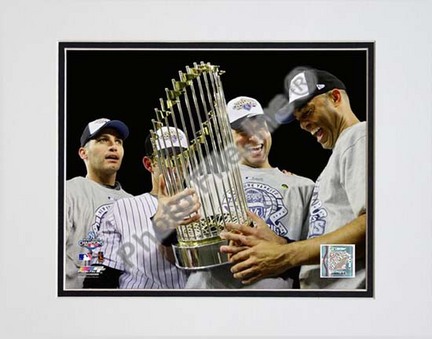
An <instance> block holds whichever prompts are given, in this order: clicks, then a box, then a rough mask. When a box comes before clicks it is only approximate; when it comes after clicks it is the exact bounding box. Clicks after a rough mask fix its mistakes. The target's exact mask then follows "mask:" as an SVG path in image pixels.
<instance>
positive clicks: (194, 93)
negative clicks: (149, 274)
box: [150, 62, 248, 270]
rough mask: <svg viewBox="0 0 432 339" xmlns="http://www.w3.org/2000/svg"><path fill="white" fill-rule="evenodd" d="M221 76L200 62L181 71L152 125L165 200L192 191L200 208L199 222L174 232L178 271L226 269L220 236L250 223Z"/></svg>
mask: <svg viewBox="0 0 432 339" xmlns="http://www.w3.org/2000/svg"><path fill="white" fill-rule="evenodd" d="M221 74H223V71H221V70H219V67H218V66H215V65H212V64H210V63H203V62H201V63H200V64H197V63H194V64H193V67H189V66H187V67H186V71H185V72H183V71H179V79H178V80H174V79H173V80H172V89H168V88H166V89H165V93H166V98H165V99H160V107H159V108H155V114H156V118H155V119H153V120H152V123H153V129H152V130H151V131H150V133H151V138H152V144H153V150H154V154H155V158H156V159H157V162H158V166H159V168H160V170H161V173H162V175H163V176H164V179H165V182H166V188H167V192H168V194H169V195H174V194H176V193H178V192H180V191H182V190H183V189H185V188H186V187H191V188H194V189H195V190H196V192H197V194H198V196H199V199H200V202H201V209H200V215H201V219H200V220H199V221H197V222H193V223H190V224H188V225H179V226H178V227H177V239H178V244H176V245H173V250H174V254H175V258H176V265H177V267H179V268H182V269H188V270H196V269H203V268H208V267H213V266H219V265H223V264H225V263H227V262H228V258H227V256H226V254H223V253H220V251H219V248H220V246H221V245H223V244H226V241H224V240H222V239H221V238H220V237H219V234H220V232H221V231H222V230H223V228H224V226H225V225H226V223H228V222H235V223H247V222H248V220H247V215H246V210H247V204H246V198H245V194H244V189H243V183H242V179H241V176H240V170H239V166H238V153H237V149H236V147H235V145H234V141H233V137H232V134H231V127H230V124H229V122H228V114H227V112H226V102H225V96H224V93H223V88H222V83H221V80H220V75H221ZM179 129H180V131H179ZM184 139H186V140H184ZM167 140H170V141H172V140H178V141H179V143H178V144H179V145H182V147H170V145H171V144H167Z"/></svg>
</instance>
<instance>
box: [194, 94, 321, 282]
mask: <svg viewBox="0 0 432 339" xmlns="http://www.w3.org/2000/svg"><path fill="white" fill-rule="evenodd" d="M227 111H228V114H229V121H230V124H231V128H232V133H233V137H234V143H235V145H236V148H237V150H238V152H239V155H240V171H241V175H242V179H243V186H244V189H245V194H246V200H247V204H248V208H249V210H250V211H252V212H253V213H254V214H251V215H250V216H251V217H252V218H253V219H254V218H255V219H256V218H257V217H256V216H259V217H261V218H263V219H264V220H266V222H267V225H268V227H267V226H265V227H266V228H267V229H268V230H269V234H268V237H269V239H271V240H273V241H275V242H278V243H280V244H286V243H287V242H292V241H297V240H300V239H302V238H304V237H305V236H306V234H307V229H306V227H305V226H306V223H307V216H308V205H309V201H310V198H311V196H312V190H313V184H314V183H313V181H312V180H310V179H307V178H304V177H301V176H297V175H292V174H285V173H283V172H282V171H280V170H279V169H278V168H275V167H272V166H271V165H270V163H269V159H268V156H269V153H270V149H271V145H272V138H271V134H270V132H269V130H268V128H267V124H266V121H265V119H264V111H263V109H262V107H261V105H260V103H259V102H258V101H257V100H255V99H254V98H250V97H245V96H240V97H237V98H234V99H232V100H231V101H229V102H228V104H227ZM297 282H298V269H297V270H286V271H284V272H280V274H278V275H276V276H274V277H271V278H266V279H263V280H261V281H258V282H256V283H254V284H251V285H248V286H244V285H242V284H241V282H240V281H238V280H237V279H235V278H234V277H233V275H232V273H231V272H230V265H223V266H219V267H214V268H211V269H207V270H203V271H199V272H193V273H191V275H190V277H189V279H188V283H187V285H186V288H193V289H195V288H205V289H212V288H253V289H281V288H285V289H286V288H295V287H297Z"/></svg>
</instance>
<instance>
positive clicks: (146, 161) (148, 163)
mask: <svg viewBox="0 0 432 339" xmlns="http://www.w3.org/2000/svg"><path fill="white" fill-rule="evenodd" d="M142 163H143V165H144V168H145V169H146V170H147V171H149V172H150V173H153V164H152V160H151V158H150V157H148V156H147V155H145V156H144V158H143V159H142Z"/></svg>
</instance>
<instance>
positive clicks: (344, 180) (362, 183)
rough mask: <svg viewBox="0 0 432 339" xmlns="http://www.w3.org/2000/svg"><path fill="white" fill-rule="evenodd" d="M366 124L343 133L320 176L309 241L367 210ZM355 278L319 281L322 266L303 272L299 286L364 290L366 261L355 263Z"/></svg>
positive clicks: (314, 196) (312, 209)
mask: <svg viewBox="0 0 432 339" xmlns="http://www.w3.org/2000/svg"><path fill="white" fill-rule="evenodd" d="M366 146H367V131H366V122H361V123H357V124H355V125H354V126H351V127H350V128H347V129H346V130H345V131H343V132H342V133H341V135H340V136H339V139H338V140H337V142H336V145H335V147H334V148H333V152H332V155H331V156H330V159H329V161H328V163H327V166H326V167H325V168H324V170H323V171H322V173H321V175H320V176H319V177H318V179H317V181H316V183H315V188H314V192H313V196H312V199H311V205H310V219H309V224H310V225H309V233H308V238H312V237H318V236H320V235H323V234H326V233H329V232H332V231H334V230H336V229H338V228H340V227H342V226H344V225H346V224H347V223H349V222H350V221H352V220H354V219H355V218H357V217H358V216H359V214H361V212H362V211H365V210H366ZM355 269H356V272H355V278H344V279H341V278H339V279H333V278H332V279H329V278H320V268H319V265H306V266H303V267H302V268H301V271H300V287H301V288H314V289H356V288H364V287H365V262H364V260H356V263H355Z"/></svg>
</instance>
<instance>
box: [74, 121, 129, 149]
mask: <svg viewBox="0 0 432 339" xmlns="http://www.w3.org/2000/svg"><path fill="white" fill-rule="evenodd" d="M105 128H113V129H115V130H116V131H117V132H119V134H120V137H121V139H122V140H124V139H126V138H127V137H128V135H129V128H128V127H127V126H126V124H125V123H124V122H122V121H120V120H110V119H106V118H101V119H96V120H94V121H92V122H89V123H88V124H87V126H86V127H85V128H84V131H83V133H82V135H81V139H80V142H81V147H83V146H84V145H85V144H86V143H87V142H88V141H89V140H91V139H93V138H95V137H96V136H97V135H98V134H99V133H100V132H101V131H102V130H103V129H105Z"/></svg>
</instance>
